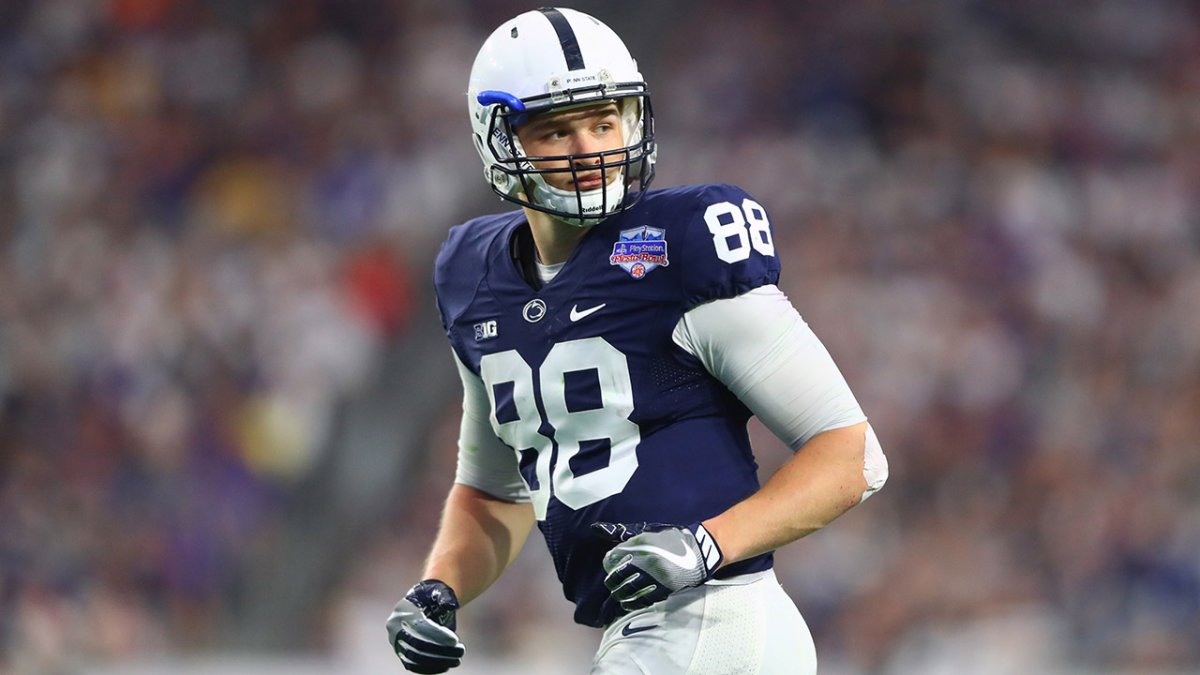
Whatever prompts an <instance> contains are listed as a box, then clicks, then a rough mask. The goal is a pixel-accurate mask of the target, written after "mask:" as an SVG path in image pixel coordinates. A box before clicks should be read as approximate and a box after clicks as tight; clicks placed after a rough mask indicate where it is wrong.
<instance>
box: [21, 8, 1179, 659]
mask: <svg viewBox="0 0 1200 675" xmlns="http://www.w3.org/2000/svg"><path fill="white" fill-rule="evenodd" d="M572 6H575V7H577V8H579V9H582V10H584V11H590V12H593V13H595V14H596V15H597V16H598V17H600V18H601V19H602V20H604V21H606V22H608V23H609V24H610V25H612V26H613V27H614V28H615V29H616V30H617V31H618V32H619V33H620V34H621V35H623V36H624V37H625V39H626V40H627V42H628V44H629V46H630V47H631V51H632V52H633V53H634V54H635V55H636V56H637V57H638V58H639V59H640V61H641V64H642V67H643V72H644V73H645V75H646V76H647V79H648V80H649V82H650V84H651V89H652V91H653V93H654V102H655V109H656V112H657V115H658V121H659V137H660V141H661V143H660V144H661V153H660V164H659V166H660V171H659V177H658V179H657V184H658V185H660V186H665V185H674V184H679V183H684V182H693V181H724V182H731V183H737V184H740V185H742V186H744V187H746V188H747V189H749V190H750V191H751V192H752V193H753V194H755V196H756V197H757V198H758V199H759V200H760V201H761V202H762V203H763V204H764V205H766V206H767V208H768V209H769V210H770V212H771V214H772V219H773V222H774V225H775V230H776V237H777V246H778V247H779V250H780V252H781V255H782V257H783V261H784V278H783V281H782V284H781V285H782V286H783V288H784V290H785V291H786V292H788V293H789V295H790V296H791V297H792V299H793V300H794V302H795V304H796V305H797V306H798V307H799V308H800V311H801V312H802V313H803V314H804V315H805V316H806V318H807V319H808V321H809V322H810V324H811V325H812V326H813V327H814V328H815V330H816V331H817V332H818V334H819V335H821V336H822V338H823V339H824V341H825V343H826V344H827V345H828V347H829V348H830V350H831V351H832V352H833V354H834V356H835V358H837V360H838V361H839V363H840V364H841V366H842V368H843V372H844V373H845V375H846V377H847V378H848V380H849V381H850V383H851V385H852V386H853V387H854V389H855V390H856V392H857V394H858V396H859V399H860V401H861V402H862V403H863V406H864V408H865V409H866V410H867V412H868V414H869V415H871V417H872V420H873V423H874V425H875V427H876V428H877V429H878V431H879V435H880V437H881V439H883V442H884V445H885V447H886V449H887V451H888V454H889V456H890V458H891V462H892V478H891V482H890V483H889V485H888V487H887V488H886V489H885V490H884V491H883V492H882V493H881V494H880V495H879V496H877V497H875V498H874V499H873V500H872V501H871V502H869V503H868V505H867V506H866V507H865V508H863V509H859V510H856V511H853V512H851V513H850V514H849V515H847V516H846V517H844V518H843V519H842V520H841V521H839V522H837V523H836V524H835V525H834V526H833V527H831V528H830V529H828V530H826V531H824V532H821V533H818V534H816V535H814V536H813V537H811V538H810V539H806V540H804V541H802V542H800V543H798V544H795V545H793V546H791V547H789V548H788V549H786V550H785V551H784V552H782V553H781V554H780V555H779V566H778V571H779V574H780V577H781V579H782V581H783V583H784V584H785V586H786V587H787V588H788V589H789V591H790V592H791V593H792V595H793V596H794V597H795V599H796V600H797V602H798V604H799V605H800V607H801V609H802V611H803V612H804V614H805V616H806V617H807V620H808V622H809V625H810V626H811V627H812V629H813V632H814V635H815V637H816V640H817V644H818V649H819V653H820V654H821V657H822V666H823V667H822V672H823V673H830V674H839V673H845V674H850V673H869V672H877V673H904V674H907V673H968V672H969V673H1034V672H1036V673H1124V672H1130V673H1134V672H1136V673H1183V672H1196V671H1197V669H1200V640H1197V636H1198V635H1200V449H1198V447H1197V440H1196V439H1197V438H1200V414H1198V413H1200V312H1198V311H1197V310H1198V309H1200V13H1198V12H1197V9H1196V7H1195V5H1194V4H1192V3H1187V2H1182V1H1178V2H1171V1H1168V0H1147V1H1140V2H1134V1H1129V2H1118V1H1116V0H1088V1H1082V0H1069V1H1065V2H1056V3H1042V2H1035V1H1033V0H971V1H968V0H961V1H951V0H944V1H938V0H913V1H910V2H877V1H870V2H868V1H854V2H845V3H824V2H798V3H792V2H763V1H758V0H745V1H743V2H737V3H728V2H721V1H716V0H705V1H702V2H686V3H685V2H598V1H596V2H578V3H573V5H572ZM532 7H533V5H527V4H521V3H515V2H508V1H499V0H497V1H492V2H465V1H461V0H440V1H433V0H428V1H424V2H422V1H418V0H412V1H402V0H396V1H392V2H384V1H382V0H380V1H373V0H295V1H286V2H285V1H283V0H278V1H275V2H266V1H263V0H249V1H247V0H39V1H36V2H34V1H32V0H5V2H3V3H0V205H2V206H0V402H2V405H0V673H6V674H8V673H12V674H18V673H19V674H25V673H47V674H50V673H53V674H58V673H154V672H172V673H194V674H200V673H204V674H210V673H211V674H212V675H224V674H226V673H243V672H245V673H250V672H254V673H274V672H280V673H282V672H288V673H309V672H311V673H323V672H338V673H381V672H400V667H399V664H398V663H394V662H393V661H392V658H393V657H392V656H391V655H390V653H389V652H388V648H387V645H386V640H385V638H384V631H383V620H384V618H385V617H386V615H387V613H388V611H389V609H390V606H391V603H392V602H393V601H394V600H395V599H396V598H397V596H398V595H399V594H401V593H402V592H403V591H404V590H405V589H406V588H407V587H408V585H409V584H411V583H412V582H413V581H415V580H416V579H417V574H418V572H419V569H418V568H419V565H420V562H421V557H422V556H423V554H424V552H425V549H426V546H427V545H428V542H429V539H430V537H431V534H432V532H433V530H434V527H435V525H436V518H437V512H438V509H439V506H440V499H441V497H442V495H443V494H444V492H445V490H446V489H447V487H448V486H449V481H450V476H451V470H452V465H453V445H454V433H455V429H456V424H457V412H456V395H457V389H458V384H457V381H456V378H455V377H454V374H453V369H452V367H451V363H450V359H449V355H448V353H447V349H446V345H445V342H444V340H443V339H442V337H440V335H439V333H438V331H439V328H438V321H437V318H436V313H435V310H434V308H433V303H432V300H431V296H430V290H431V289H430V285H431V284H430V281H429V279H430V265H431V262H432V258H433V256H434V253H435V251H436V248H437V245H438V243H439V242H440V240H441V238H442V237H443V235H444V233H445V231H446V228H447V227H448V226H450V225H451V224H454V223H456V222H459V221H461V220H463V219H465V218H467V217H469V216H472V215H476V214H479V213H484V212H492V211H497V210H501V209H502V208H504V205H503V204H500V203H498V201H497V200H496V199H495V198H494V197H492V196H491V195H490V193H489V192H488V191H487V189H486V188H485V186H484V183H483V181H481V180H480V178H481V175H480V174H481V171H480V166H479V164H478V161H477V159H476V157H475V156H474V153H473V150H472V149H471V146H470V143H469V141H468V125H467V121H466V116H465V105H464V97H463V91H464V89H465V82H466V77H467V73H468V70H469V68H470V64H471V60H472V59H473V57H474V54H475V51H476V49H477V48H478V46H479V44H480V43H481V41H482V40H483V38H484V37H485V36H486V35H487V33H488V32H489V31H490V30H491V29H492V28H493V27H494V26H496V25H497V24H498V23H499V22H500V21H502V20H503V19H505V18H507V17H509V16H511V15H513V14H515V13H517V12H519V11H524V10H526V9H530V8H532ZM755 436H756V438H757V440H758V447H759V456H760V459H761V460H762V464H763V467H764V470H765V471H769V470H771V469H772V468H774V467H775V466H778V464H779V463H780V462H782V461H783V459H784V457H785V450H784V449H783V448H782V447H781V446H779V445H778V443H776V442H775V441H774V440H773V439H771V438H770V437H769V436H768V435H767V434H765V433H763V431H762V430H761V429H760V428H758V427H756V428H755ZM553 577H554V574H553V569H552V567H551V565H550V563H549V560H548V556H547V555H545V553H544V551H543V550H542V547H541V542H540V537H538V536H537V535H534V537H533V538H532V539H531V541H530V544H529V545H528V546H527V547H526V551H525V553H524V554H523V556H522V558H521V560H520V561H519V563H518V564H517V566H516V567H515V568H514V569H513V570H511V572H510V573H509V575H507V576H506V577H505V578H504V579H503V580H502V581H501V582H500V583H499V584H498V585H497V586H496V587H495V588H494V589H493V590H492V591H491V592H490V593H489V594H488V595H486V596H485V597H484V598H483V599H481V600H480V601H478V602H477V603H476V604H474V605H473V606H471V607H470V609H469V611H466V612H464V613H463V614H462V618H461V627H462V630H461V633H462V635H463V636H464V639H465V642H466V644H467V647H468V656H467V660H466V665H465V666H464V667H463V668H462V670H461V672H463V673H507V672H512V673H561V672H584V671H585V670H586V664H587V663H588V661H589V660H590V657H591V653H592V648H593V646H594V644H595V640H596V636H595V635H594V634H592V633H590V632H588V631H587V630H585V629H582V628H578V627H575V626H573V625H571V624H570V619H569V617H570V607H569V606H568V605H567V603H566V602H565V601H564V600H562V599H561V597H560V592H559V590H558V587H557V583H556V581H555V579H554V578H553Z"/></svg>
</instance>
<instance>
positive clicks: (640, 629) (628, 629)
mask: <svg viewBox="0 0 1200 675" xmlns="http://www.w3.org/2000/svg"><path fill="white" fill-rule="evenodd" d="M655 628H658V624H653V625H650V626H638V627H637V628H634V627H633V625H632V624H630V625H628V626H625V627H624V628H622V629H621V635H624V636H626V637H629V636H630V635H633V634H634V633H644V632H646V631H648V630H653V629H655Z"/></svg>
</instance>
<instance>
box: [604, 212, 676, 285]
mask: <svg viewBox="0 0 1200 675" xmlns="http://www.w3.org/2000/svg"><path fill="white" fill-rule="evenodd" d="M666 234H667V233H666V230H663V229H661V228H658V227H650V226H649V225H644V226H642V227H638V228H634V229H632V230H622V231H621V235H620V239H619V240H618V241H617V242H616V243H614V244H613V251H612V255H611V256H609V257H608V264H610V265H620V266H621V269H623V270H625V271H626V272H628V273H629V276H631V277H633V278H634V279H641V278H642V277H644V276H646V275H647V274H649V273H651V272H653V271H654V270H655V269H656V268H658V267H660V266H661V267H666V266H667V265H669V264H670V263H669V262H668V261H667V240H666Z"/></svg>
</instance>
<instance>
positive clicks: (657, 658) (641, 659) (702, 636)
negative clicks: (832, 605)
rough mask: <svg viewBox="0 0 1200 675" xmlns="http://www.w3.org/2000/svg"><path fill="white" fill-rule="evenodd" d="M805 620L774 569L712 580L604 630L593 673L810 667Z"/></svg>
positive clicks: (750, 674)
mask: <svg viewBox="0 0 1200 675" xmlns="http://www.w3.org/2000/svg"><path fill="white" fill-rule="evenodd" d="M816 672H817V653H816V647H815V646H814V645H813V639H812V634H810V633H809V631H808V625H807V624H805V623H804V618H803V617H801V616H800V611H799V610H798V609H796V605H795V604H794V603H793V602H792V599H791V598H789V597H788V596H787V594H786V593H784V592H783V588H781V587H780V585H779V581H778V580H777V579H776V578H775V572H774V571H772V570H767V571H765V572H755V573H752V574H744V575H741V576H738V577H735V578H732V579H723V580H713V581H710V582H708V583H707V584H705V585H703V586H699V587H696V588H688V589H685V590H682V591H679V592H678V593H675V594H673V595H671V596H670V597H668V598H667V599H666V600H664V601H662V602H660V603H658V604H657V605H654V606H652V607H649V608H647V609H642V610H638V611H636V612H633V613H630V614H626V615H625V616H622V617H621V618H619V619H617V620H616V621H614V622H613V623H612V624H611V625H609V626H608V628H606V629H605V630H604V636H603V637H602V638H601V640H600V649H599V650H598V651H597V652H596V658H595V659H594V660H593V661H592V670H591V675H646V674H648V675H734V674H735V673H736V674H737V675H743V674H744V675H785V674H786V675H813V674H814V673H816Z"/></svg>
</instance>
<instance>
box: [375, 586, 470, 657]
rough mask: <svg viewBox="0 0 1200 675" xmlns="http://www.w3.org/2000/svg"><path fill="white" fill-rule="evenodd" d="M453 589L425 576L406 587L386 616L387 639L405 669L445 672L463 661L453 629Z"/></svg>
mask: <svg viewBox="0 0 1200 675" xmlns="http://www.w3.org/2000/svg"><path fill="white" fill-rule="evenodd" d="M458 607H459V604H458V597H457V596H455V595H454V589H452V588H450V587H449V586H447V585H446V584H444V583H443V582H441V581H438V580H437V579H426V580H424V581H422V582H421V583H419V584H417V585H415V586H413V587H412V588H410V589H409V591H408V593H407V594H406V595H405V596H404V599H402V600H401V601H400V602H398V603H396V607H395V609H393V610H392V615H391V616H389V617H388V620H387V631H388V640H390V641H391V643H392V649H394V650H395V651H396V656H398V657H400V662H401V663H403V664H404V668H405V670H408V671H411V672H414V673H444V672H446V671H447V670H449V669H451V668H453V667H455V666H457V665H458V664H459V663H461V662H462V657H463V653H464V652H465V650H464V649H463V644H462V642H461V641H460V640H459V639H458V635H456V634H455V633H454V629H455V625H456V621H455V617H454V613H455V612H456V611H457V610H458Z"/></svg>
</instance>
